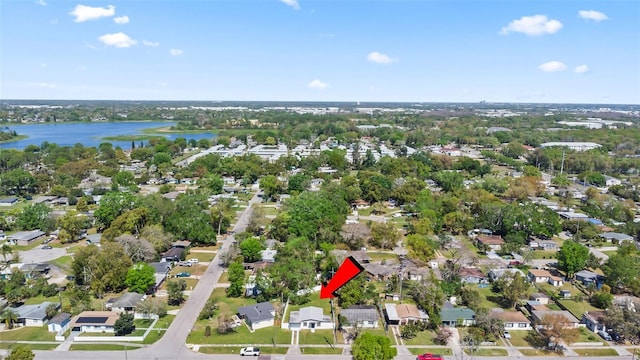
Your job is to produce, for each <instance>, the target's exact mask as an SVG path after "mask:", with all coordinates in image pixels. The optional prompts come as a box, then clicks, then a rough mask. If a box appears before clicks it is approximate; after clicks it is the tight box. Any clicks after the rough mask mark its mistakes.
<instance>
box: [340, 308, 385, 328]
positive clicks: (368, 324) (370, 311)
mask: <svg viewBox="0 0 640 360" xmlns="http://www.w3.org/2000/svg"><path fill="white" fill-rule="evenodd" d="M340 316H341V317H342V318H344V320H345V321H344V322H343V323H342V324H341V326H342V328H345V329H349V328H352V327H354V326H355V327H357V328H359V329H375V328H377V327H378V326H379V321H378V320H379V316H378V310H377V309H376V308H375V306H368V305H352V306H349V307H348V308H346V309H342V310H341V311H340Z"/></svg>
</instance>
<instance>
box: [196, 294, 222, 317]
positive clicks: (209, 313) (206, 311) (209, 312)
mask: <svg viewBox="0 0 640 360" xmlns="http://www.w3.org/2000/svg"><path fill="white" fill-rule="evenodd" d="M216 310H218V302H217V301H216V299H209V300H207V302H206V303H205V304H204V307H203V308H202V311H201V312H200V315H199V316H198V319H199V320H207V319H212V318H213V316H214V315H215V313H216Z"/></svg>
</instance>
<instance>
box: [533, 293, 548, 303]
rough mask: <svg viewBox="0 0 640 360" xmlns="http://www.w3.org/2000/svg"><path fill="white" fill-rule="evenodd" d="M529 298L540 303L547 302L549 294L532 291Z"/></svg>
mask: <svg viewBox="0 0 640 360" xmlns="http://www.w3.org/2000/svg"><path fill="white" fill-rule="evenodd" d="M529 299H530V300H533V301H537V302H539V303H540V304H542V305H548V304H549V295H547V294H543V293H533V294H531V296H529Z"/></svg>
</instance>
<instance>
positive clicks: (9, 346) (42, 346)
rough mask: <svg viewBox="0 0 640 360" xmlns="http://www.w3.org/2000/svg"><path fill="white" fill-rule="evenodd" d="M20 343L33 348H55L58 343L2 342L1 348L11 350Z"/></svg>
mask: <svg viewBox="0 0 640 360" xmlns="http://www.w3.org/2000/svg"><path fill="white" fill-rule="evenodd" d="M18 345H24V346H26V347H28V348H29V349H31V350H53V349H55V348H56V347H58V344H16V343H0V349H7V350H11V349H13V348H14V347H16V346H18Z"/></svg>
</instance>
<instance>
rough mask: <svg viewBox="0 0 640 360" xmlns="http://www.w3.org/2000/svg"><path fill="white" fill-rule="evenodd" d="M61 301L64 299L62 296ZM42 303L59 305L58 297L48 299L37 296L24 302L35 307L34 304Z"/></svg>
mask: <svg viewBox="0 0 640 360" xmlns="http://www.w3.org/2000/svg"><path fill="white" fill-rule="evenodd" d="M63 299H64V296H63ZM43 301H49V302H54V303H59V302H60V297H59V296H58V295H55V296H50V297H44V296H42V295H38V296H36V297H32V298H28V299H27V300H25V301H24V303H25V304H26V305H35V304H40V303H42V302H43Z"/></svg>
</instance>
